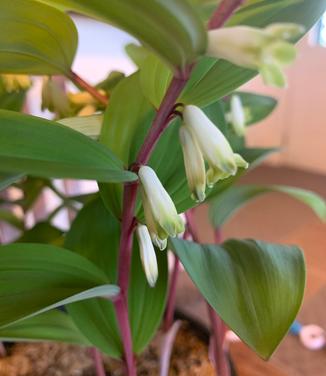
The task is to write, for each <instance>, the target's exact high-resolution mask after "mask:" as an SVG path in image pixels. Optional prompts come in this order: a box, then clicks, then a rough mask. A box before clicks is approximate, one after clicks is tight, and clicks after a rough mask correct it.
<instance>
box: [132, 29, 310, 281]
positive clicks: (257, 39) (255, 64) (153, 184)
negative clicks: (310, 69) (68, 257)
mask: <svg viewBox="0 0 326 376" xmlns="http://www.w3.org/2000/svg"><path fill="white" fill-rule="evenodd" d="M303 31H304V29H303V28H302V27H301V26H300V25H296V24H273V25H270V26H268V27H266V28H265V29H257V28H252V27H248V26H235V27H228V28H222V29H217V30H211V31H209V32H208V48H207V55H209V56H214V57H217V58H221V59H225V60H228V61H230V62H232V63H234V64H236V65H239V66H242V67H245V68H249V69H255V70H258V71H259V72H260V74H261V75H262V77H263V79H264V81H265V83H266V84H270V85H274V86H278V87H283V86H285V78H284V74H283V67H284V66H286V65H288V64H289V63H291V62H292V61H293V60H294V58H295V55H296V50H295V48H294V46H293V45H292V44H291V43H289V41H290V40H292V39H293V38H295V37H297V36H298V35H300V34H302V32H303ZM230 110H231V111H230V114H229V122H230V123H231V124H232V126H233V129H234V131H235V133H236V134H237V135H238V136H244V134H245V126H246V117H245V111H244V108H243V106H242V103H241V99H240V97H239V96H238V95H233V96H232V97H231V100H230ZM179 138H180V143H181V146H182V151H183V157H184V164H185V171H186V176H187V180H188V186H189V189H190V192H191V196H192V198H193V199H194V200H195V201H197V202H203V201H204V200H205V197H206V185H207V186H208V187H210V188H211V187H213V185H214V184H216V183H217V182H218V181H220V180H222V179H226V178H228V177H230V176H234V175H235V174H236V173H237V171H238V169H239V168H248V163H247V162H246V161H245V160H244V159H243V158H242V156H241V155H239V154H237V153H234V151H233V150H232V147H231V145H230V143H229V141H228V140H227V139H226V137H225V136H224V135H223V133H222V132H221V131H220V130H219V128H218V127H217V126H216V125H215V124H213V123H212V121H211V120H210V119H209V118H208V117H207V116H206V114H205V113H204V112H203V111H202V110H201V109H200V108H199V107H196V106H193V105H186V106H184V109H183V124H182V126H181V127H180V130H179ZM206 163H207V165H208V169H207V170H206ZM138 175H139V179H140V184H141V195H142V203H143V208H144V215H145V222H146V225H142V224H139V225H138V227H137V231H136V233H137V237H138V242H139V247H140V253H141V260H142V263H143V268H144V271H145V274H146V277H147V280H148V283H149V285H150V286H152V287H153V286H155V283H156V280H157V277H158V267H157V260H156V254H155V250H154V246H153V244H154V245H156V246H157V247H158V248H159V249H161V250H163V249H165V248H166V246H167V238H168V236H171V237H175V236H177V235H178V234H180V233H182V232H183V231H184V222H183V220H182V219H181V216H180V215H179V214H178V213H177V210H176V207H175V205H174V203H173V201H172V199H171V197H170V196H169V194H168V193H167V191H166V190H165V189H164V187H163V185H162V183H161V182H160V180H159V179H158V177H157V175H156V173H155V171H154V170H153V169H151V168H150V167H148V166H141V167H140V169H139V173H138Z"/></svg>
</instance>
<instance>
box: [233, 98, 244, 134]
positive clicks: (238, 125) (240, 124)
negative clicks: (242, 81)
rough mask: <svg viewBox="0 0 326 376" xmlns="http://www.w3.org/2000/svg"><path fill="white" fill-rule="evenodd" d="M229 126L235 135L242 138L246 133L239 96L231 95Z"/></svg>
mask: <svg viewBox="0 0 326 376" xmlns="http://www.w3.org/2000/svg"><path fill="white" fill-rule="evenodd" d="M230 106H231V119H230V120H231V124H232V125H233V129H234V131H235V133H236V134H237V135H238V136H240V137H242V136H244V135H245V133H246V116H245V111H244V108H243V106H242V102H241V99H240V97H239V95H232V97H231V101H230Z"/></svg>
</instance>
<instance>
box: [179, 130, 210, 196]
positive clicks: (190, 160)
mask: <svg viewBox="0 0 326 376" xmlns="http://www.w3.org/2000/svg"><path fill="white" fill-rule="evenodd" d="M179 136H180V142H181V146H182V151H183V159H184V164H185V169H186V175H187V180H188V185H189V189H190V192H191V197H192V198H193V199H194V200H195V201H197V202H203V201H204V200H205V188H206V170H205V161H204V158H203V155H202V152H201V151H200V148H199V146H198V144H197V142H196V140H195V139H194V138H193V136H192V134H191V133H190V131H189V130H188V129H187V128H186V127H185V126H182V127H181V128H180V130H179Z"/></svg>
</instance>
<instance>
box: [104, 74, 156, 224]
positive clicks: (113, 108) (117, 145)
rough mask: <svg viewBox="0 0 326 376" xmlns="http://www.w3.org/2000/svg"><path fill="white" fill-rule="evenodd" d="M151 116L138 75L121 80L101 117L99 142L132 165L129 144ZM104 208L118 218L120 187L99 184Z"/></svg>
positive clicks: (132, 158) (141, 130)
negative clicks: (102, 117) (102, 119)
mask: <svg viewBox="0 0 326 376" xmlns="http://www.w3.org/2000/svg"><path fill="white" fill-rule="evenodd" d="M152 116H153V110H152V106H151V105H150V103H149V102H148V100H147V99H146V98H145V96H144V95H143V92H142V90H141V87H140V81H139V73H135V74H133V75H131V76H129V77H127V78H125V79H123V80H122V81H121V82H120V83H119V84H118V85H117V87H116V88H115V90H114V91H113V93H112V96H111V98H110V106H108V107H107V110H106V112H105V114H104V122H103V126H102V130H101V135H100V142H101V143H102V144H104V145H105V146H107V147H108V148H110V150H112V151H113V153H114V154H115V155H116V156H117V157H119V158H120V159H121V160H122V161H123V162H124V164H125V165H126V166H129V164H130V163H131V162H133V161H134V155H131V154H130V153H131V149H132V144H133V142H134V138H135V137H136V133H137V132H143V130H145V131H146V130H147V129H148V128H147V125H148V124H149V121H148V119H151V118H152ZM100 189H101V195H102V198H103V200H104V202H105V205H106V206H107V207H108V208H109V209H110V210H111V211H112V212H113V213H114V214H115V216H116V217H117V218H119V217H120V212H121V197H122V187H121V185H118V184H101V186H100Z"/></svg>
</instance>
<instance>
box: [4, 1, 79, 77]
mask: <svg viewBox="0 0 326 376" xmlns="http://www.w3.org/2000/svg"><path fill="white" fill-rule="evenodd" d="M0 8H1V13H0V25H1V26H0V29H1V33H0V55H1V59H0V72H1V73H25V74H33V75H39V74H46V75H52V74H66V75H67V74H69V71H70V67H71V64H72V62H73V59H74V56H75V53H76V49H77V38H78V37H77V30H76V27H75V25H74V23H73V22H72V20H71V19H70V17H69V16H67V15H66V14H64V13H62V12H60V11H58V10H57V9H54V8H53V7H49V6H47V5H45V4H40V3H39V2H37V1H31V0H11V1H7V0H1V1H0Z"/></svg>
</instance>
